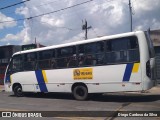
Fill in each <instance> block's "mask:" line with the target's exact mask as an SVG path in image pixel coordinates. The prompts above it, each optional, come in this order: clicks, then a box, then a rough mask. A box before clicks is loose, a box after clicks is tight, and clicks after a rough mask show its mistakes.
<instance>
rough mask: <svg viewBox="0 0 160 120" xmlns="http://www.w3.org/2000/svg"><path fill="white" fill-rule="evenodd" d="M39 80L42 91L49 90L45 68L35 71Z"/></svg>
mask: <svg viewBox="0 0 160 120" xmlns="http://www.w3.org/2000/svg"><path fill="white" fill-rule="evenodd" d="M35 74H36V78H37V82H38V85H39V88H40V91H41V92H48V89H47V86H46V83H48V80H47V77H46V72H45V70H36V71H35Z"/></svg>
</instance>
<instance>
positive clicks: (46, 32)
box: [5, 0, 160, 45]
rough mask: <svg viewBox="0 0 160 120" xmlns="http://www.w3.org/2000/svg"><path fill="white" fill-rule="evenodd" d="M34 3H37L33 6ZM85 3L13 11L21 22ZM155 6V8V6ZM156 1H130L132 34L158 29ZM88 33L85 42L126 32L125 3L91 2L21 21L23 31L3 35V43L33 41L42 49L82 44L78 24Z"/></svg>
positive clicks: (49, 4)
mask: <svg viewBox="0 0 160 120" xmlns="http://www.w3.org/2000/svg"><path fill="white" fill-rule="evenodd" d="M37 1H38V2H37ZM84 1H86V0H81V1H75V0H63V1H61V0H59V1H57V0H56V1H48V0H47V1H44V0H32V1H29V2H26V3H25V6H22V7H19V8H17V9H16V11H15V12H16V14H19V15H23V16H24V17H25V18H28V17H31V16H36V15H40V14H44V13H48V12H51V11H55V10H59V9H62V8H66V7H68V6H72V5H75V4H77V3H81V2H84ZM155 3H156V4H155ZM159 6H160V0H159V1H158V0H135V1H132V8H133V11H134V13H135V14H134V15H133V30H134V31H135V30H146V29H148V28H149V27H150V28H151V29H160V14H159V11H160V7H159ZM85 19H86V20H87V21H88V26H92V29H89V31H88V38H94V37H97V36H103V35H111V34H118V33H123V32H129V31H130V15H129V7H128V0H123V1H122V0H121V1H116V0H93V1H92V2H90V3H87V4H84V5H81V6H77V7H74V8H71V9H67V10H64V11H60V12H57V13H53V14H48V15H44V16H41V17H37V18H34V19H30V20H25V21H24V26H25V29H23V30H22V31H21V32H19V33H18V34H16V35H13V34H12V35H6V37H5V40H9V38H12V39H14V40H19V41H20V39H21V41H20V43H33V42H34V39H35V38H36V39H37V42H40V43H41V44H44V45H54V44H61V43H66V42H72V41H78V40H84V31H82V28H81V27H82V24H83V23H82V20H83V21H84V20H85Z"/></svg>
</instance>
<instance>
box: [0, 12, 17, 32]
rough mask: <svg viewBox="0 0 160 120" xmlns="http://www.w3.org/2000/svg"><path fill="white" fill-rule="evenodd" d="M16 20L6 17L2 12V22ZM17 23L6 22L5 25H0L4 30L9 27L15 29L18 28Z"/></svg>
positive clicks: (0, 17) (0, 15)
mask: <svg viewBox="0 0 160 120" xmlns="http://www.w3.org/2000/svg"><path fill="white" fill-rule="evenodd" d="M12 20H14V19H13V18H11V17H7V16H6V15H4V14H2V13H1V12H0V21H12ZM16 25H17V23H16V22H15V21H13V22H5V23H0V29H4V28H9V27H14V26H16Z"/></svg>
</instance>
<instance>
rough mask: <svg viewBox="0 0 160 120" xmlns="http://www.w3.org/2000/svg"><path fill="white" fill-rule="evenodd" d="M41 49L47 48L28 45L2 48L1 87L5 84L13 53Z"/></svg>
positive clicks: (0, 55) (0, 65)
mask: <svg viewBox="0 0 160 120" xmlns="http://www.w3.org/2000/svg"><path fill="white" fill-rule="evenodd" d="M39 47H45V46H44V45H41V44H27V45H22V46H20V45H6V46H0V85H2V84H4V83H3V80H4V75H5V71H6V67H7V65H8V63H9V60H10V58H11V57H12V55H13V53H15V52H18V51H21V50H29V49H34V48H39Z"/></svg>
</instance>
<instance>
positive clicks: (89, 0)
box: [0, 0, 93, 23]
mask: <svg viewBox="0 0 160 120" xmlns="http://www.w3.org/2000/svg"><path fill="white" fill-rule="evenodd" d="M91 1H93V0H88V1H85V2H82V3H78V4H75V5H72V6H69V7H65V8H62V9H59V10H55V11H51V12H48V13H43V14H39V15H35V16H31V17H28V18H20V19H16V20H10V21H0V23H7V22H14V21H22V20H30V19H33V18H37V17H41V16H44V15H48V14H53V13H57V12H60V11H64V10H67V9H70V8H73V7H76V6H80V5H83V4H86V3H89V2H91Z"/></svg>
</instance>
